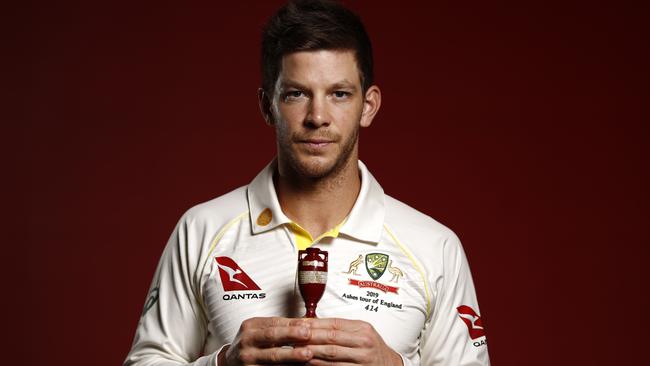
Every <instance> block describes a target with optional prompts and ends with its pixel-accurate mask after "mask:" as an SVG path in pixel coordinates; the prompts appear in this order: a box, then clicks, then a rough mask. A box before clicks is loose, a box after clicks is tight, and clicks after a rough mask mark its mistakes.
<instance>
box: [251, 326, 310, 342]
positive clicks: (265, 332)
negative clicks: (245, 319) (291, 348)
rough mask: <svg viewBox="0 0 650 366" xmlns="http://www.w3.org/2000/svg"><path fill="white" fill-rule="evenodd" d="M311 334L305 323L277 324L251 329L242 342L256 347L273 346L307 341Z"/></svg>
mask: <svg viewBox="0 0 650 366" xmlns="http://www.w3.org/2000/svg"><path fill="white" fill-rule="evenodd" d="M310 336H311V330H310V329H309V327H307V326H305V325H299V326H276V327H266V328H258V329H251V330H250V331H249V332H248V333H247V335H246V336H245V337H242V338H243V339H242V342H243V343H244V344H246V345H250V346H254V347H259V346H271V347H273V346H281V345H285V344H294V343H301V342H306V341H307V340H309V337H310Z"/></svg>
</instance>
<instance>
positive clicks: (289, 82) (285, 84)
mask: <svg viewBox="0 0 650 366" xmlns="http://www.w3.org/2000/svg"><path fill="white" fill-rule="evenodd" d="M289 88H295V89H307V87H306V86H305V85H302V84H300V83H299V82H297V81H293V80H284V81H282V82H280V89H289Z"/></svg>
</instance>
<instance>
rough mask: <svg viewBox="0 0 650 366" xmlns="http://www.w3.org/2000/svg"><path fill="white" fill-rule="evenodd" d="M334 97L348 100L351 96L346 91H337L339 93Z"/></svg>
mask: <svg viewBox="0 0 650 366" xmlns="http://www.w3.org/2000/svg"><path fill="white" fill-rule="evenodd" d="M334 96H335V97H336V98H338V99H341V98H347V97H349V96H350V93H348V92H346V91H341V90H337V91H335V92H334Z"/></svg>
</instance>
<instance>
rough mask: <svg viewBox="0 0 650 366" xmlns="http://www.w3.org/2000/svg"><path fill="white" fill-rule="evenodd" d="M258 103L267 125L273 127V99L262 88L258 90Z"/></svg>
mask: <svg viewBox="0 0 650 366" xmlns="http://www.w3.org/2000/svg"><path fill="white" fill-rule="evenodd" d="M257 101H258V103H259V106H260V112H261V113H262V117H264V120H265V121H266V124H267V125H269V126H272V125H273V122H274V121H273V113H271V98H270V96H269V95H268V94H266V92H265V91H264V89H262V88H259V89H257Z"/></svg>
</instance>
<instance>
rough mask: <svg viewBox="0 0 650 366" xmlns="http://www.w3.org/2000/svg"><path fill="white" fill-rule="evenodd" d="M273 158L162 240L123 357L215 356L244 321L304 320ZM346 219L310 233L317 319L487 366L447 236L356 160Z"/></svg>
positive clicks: (448, 365) (440, 359)
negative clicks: (321, 289)
mask: <svg viewBox="0 0 650 366" xmlns="http://www.w3.org/2000/svg"><path fill="white" fill-rule="evenodd" d="M275 169H276V165H275V161H274V162H272V163H270V164H269V165H268V166H267V167H266V168H265V169H264V170H263V171H262V172H261V173H260V174H259V175H258V176H257V177H256V178H255V179H254V180H253V181H252V182H251V183H250V184H249V185H248V186H245V187H241V188H239V189H236V190H234V191H232V192H230V193H228V194H225V195H223V196H221V197H218V198H216V199H213V200H211V201H208V202H206V203H203V204H200V205H198V206H195V207H193V208H192V209H190V210H189V211H187V212H186V213H185V214H184V215H183V217H182V218H181V219H180V221H179V223H178V225H177V226H176V229H175V230H174V232H173V233H172V236H171V238H170V239H169V242H168V244H167V247H166V248H165V251H164V253H163V255H162V257H161V259H160V263H159V265H158V268H157V270H156V274H155V276H154V280H153V283H152V285H151V289H150V295H149V299H148V300H147V302H146V304H145V309H144V312H143V315H142V317H141V318H140V321H139V324H138V327H137V330H136V334H135V339H134V342H133V347H132V349H131V351H130V353H129V355H128V357H127V359H126V361H125V363H124V365H128V366H132V365H133V366H145V365H158V366H162V365H165V366H166V365H179V364H183V365H185V364H190V365H196V366H199V365H200V366H204V365H206V366H207V365H210V366H212V365H215V364H216V356H217V353H218V351H219V350H220V349H221V347H222V346H224V345H225V344H228V343H230V342H231V341H232V340H233V338H234V337H235V335H236V334H237V331H238V329H239V326H240V324H241V322H242V321H244V320H246V319H248V318H251V317H259V316H285V317H301V316H303V315H304V312H305V307H304V303H303V301H302V299H301V297H300V294H299V291H298V289H297V287H296V270H297V256H298V246H301V247H304V246H306V245H308V244H310V243H309V242H310V241H311V240H312V239H311V237H308V234H306V233H305V232H304V230H302V229H301V228H300V227H299V226H298V225H297V224H295V223H292V222H291V220H290V219H289V218H287V216H286V215H284V213H283V212H282V209H281V208H280V204H279V202H278V198H277V195H276V192H275V188H274V185H273V173H274V171H275ZM359 171H360V174H361V190H360V192H359V196H358V198H357V201H356V203H355V204H354V207H353V208H352V211H351V212H350V214H349V215H348V217H347V219H346V220H345V221H344V222H342V223H341V224H340V225H338V226H337V227H335V228H333V229H332V230H330V231H329V232H327V233H325V234H324V235H322V236H321V237H319V238H316V239H315V240H314V243H313V245H314V246H316V247H318V248H320V249H323V250H327V251H328V253H329V261H328V266H329V272H328V275H327V285H326V290H325V294H324V295H323V297H322V299H321V300H320V302H319V303H318V308H317V311H316V312H317V314H318V316H319V317H321V318H326V317H340V318H347V319H358V320H363V321H367V322H369V323H371V324H372V325H373V326H374V328H375V329H376V331H377V332H378V333H379V334H380V335H381V337H382V338H383V339H384V341H385V342H386V344H388V345H389V346H390V347H392V348H393V349H394V350H395V351H397V352H399V353H400V355H401V356H402V359H403V361H404V364H405V365H407V366H408V365H445V366H452V365H453V366H458V365H489V359H488V352H487V345H486V340H485V335H484V332H483V327H482V324H481V318H480V315H479V313H478V312H479V308H478V304H477V301H476V295H475V291H474V285H473V282H472V277H471V274H470V271H469V267H468V265H467V260H466V258H465V254H464V252H463V249H462V247H461V244H460V242H459V240H458V238H457V237H456V235H455V234H454V233H453V232H452V231H451V230H449V229H448V228H446V227H445V226H443V225H441V224H440V223H438V222H436V221H435V220H433V219H432V218H430V217H428V216H426V215H424V214H422V213H420V212H418V211H416V210H415V209H413V208H411V207H409V206H407V205H405V204H403V203H401V202H399V201H397V200H395V199H393V198H391V197H389V196H387V195H385V194H384V191H383V190H382V188H381V186H380V185H379V184H378V183H377V181H376V180H375V179H374V178H373V176H372V175H371V174H370V173H369V172H368V170H367V169H366V167H365V165H364V164H363V163H361V162H359Z"/></svg>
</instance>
